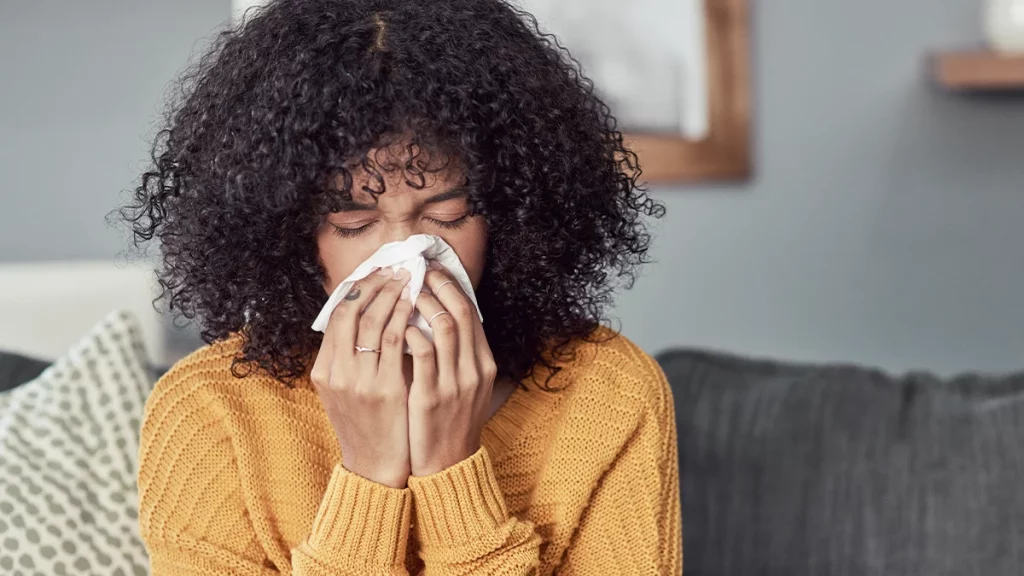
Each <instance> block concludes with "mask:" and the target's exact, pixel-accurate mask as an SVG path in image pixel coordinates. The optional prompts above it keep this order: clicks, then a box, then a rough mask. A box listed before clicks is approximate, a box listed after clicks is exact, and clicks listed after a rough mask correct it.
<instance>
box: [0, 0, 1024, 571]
mask: <svg viewBox="0 0 1024 576" xmlns="http://www.w3.org/2000/svg"><path fill="white" fill-rule="evenodd" d="M723 1H726V0H723ZM730 1H731V0H730ZM708 2H712V3H714V2H718V0H708ZM577 4H579V3H577ZM231 15H232V5H231V2H230V0H201V1H200V0H175V1H174V2H168V1H156V0H146V1H143V0H130V1H129V0H95V1H93V2H70V1H57V0H33V1H31V2H30V1H19V0H0V199H2V200H0V350H5V351H7V352H10V353H17V354H19V355H22V356H25V357H28V358H32V359H35V360H38V361H39V363H38V364H37V366H38V369H37V370H36V371H35V372H31V370H29V372H31V373H32V374H33V375H35V374H39V371H41V370H43V369H44V368H45V367H46V366H47V365H49V363H50V362H52V361H53V360H55V359H57V358H59V357H61V356H62V355H63V354H64V353H65V350H67V349H68V348H69V347H70V346H72V345H73V344H74V343H75V342H77V341H79V339H80V338H81V337H82V335H83V334H85V333H86V332H87V331H88V330H89V328H90V326H93V325H94V324H95V323H96V322H98V321H100V320H101V319H102V318H103V316H104V315H105V314H106V313H107V312H108V311H110V310H115V309H127V310H130V311H132V312H133V313H134V314H135V316H136V317H137V320H138V324H139V327H140V328H141V330H136V332H141V335H142V345H143V346H144V347H145V349H146V353H147V355H148V356H149V359H150V360H151V361H152V362H153V363H155V364H156V365H157V366H159V367H164V368H166V367H167V366H169V365H170V364H172V363H173V362H174V361H175V360H177V359H178V358H180V357H182V356H183V355H185V354H187V353H188V352H190V351H192V350H194V349H195V348H196V347H198V346H199V345H200V342H199V340H198V337H197V336H196V330H195V329H194V328H180V327H174V326H171V324H170V323H169V321H168V319H167V318H163V317H161V316H159V315H158V314H156V313H155V312H153V311H152V306H151V304H150V298H151V297H152V290H151V288H152V281H153V277H152V271H151V267H152V262H149V261H146V260H143V261H141V262H132V261H129V260H126V259H125V258H124V256H123V254H122V252H123V251H124V250H125V248H126V246H127V242H128V239H127V237H126V236H125V235H124V233H123V232H122V231H120V230H119V229H116V228H112V227H110V226H109V225H108V224H107V223H106V221H105V216H106V215H107V214H108V213H109V212H110V211H111V210H113V209H115V208H116V207H118V206H119V204H120V203H121V202H122V201H123V200H124V198H125V194H126V191H127V190H130V189H131V188H132V187H133V186H134V185H135V184H136V179H137V178H138V176H139V174H140V173H141V171H142V170H143V169H144V167H145V166H146V163H147V154H148V146H149V142H150V141H151V138H152V136H153V133H154V132H153V131H154V130H155V129H156V125H157V124H156V123H157V121H158V119H159V114H160V112H161V110H162V100H163V96H164V91H165V90H166V89H167V87H168V85H169V82H170V80H171V79H172V78H173V77H175V75H176V74H177V73H178V72H179V71H180V70H181V69H182V67H183V66H185V65H186V63H187V62H188V61H189V59H190V57H192V56H194V55H195V54H197V53H199V52H201V51H202V50H203V48H204V47H205V46H206V42H207V40H208V39H209V38H210V37H211V35H212V34H213V33H214V32H215V31H216V30H217V29H218V28H219V27H220V26H222V25H224V24H225V23H226V22H227V21H229V19H230V18H231ZM749 19H750V21H749V31H750V39H749V41H750V50H749V57H750V60H749V72H750V86H751V91H750V112H751V115H750V135H751V136H750V137H751V140H750V144H751V152H752V158H753V161H752V173H751V176H750V178H749V179H746V180H741V181H735V182H719V183H688V184H670V183H659V184H655V185H652V187H651V191H652V194H653V196H654V197H656V198H657V199H658V200H659V201H661V202H663V203H664V204H665V205H666V206H667V208H668V212H667V216H666V217H665V218H664V219H662V220H661V221H659V222H657V223H656V224H655V232H656V238H655V242H654V245H653V251H652V256H653V258H654V260H655V263H654V264H652V265H650V266H648V267H647V269H646V270H645V272H644V275H643V276H642V277H641V278H640V279H639V280H638V281H637V283H636V285H635V287H634V288H633V289H632V290H629V291H626V292H625V293H623V294H622V296H621V298H620V300H619V303H618V305H617V307H616V308H615V309H614V311H613V316H614V318H615V319H616V322H617V325H618V326H620V327H621V329H622V331H623V332H624V333H625V334H626V335H627V336H628V337H630V338H631V339H633V340H634V341H636V342H637V343H638V344H639V345H640V346H641V347H642V348H643V349H645V350H646V351H648V352H649V353H651V354H657V355H658V359H659V360H660V361H661V362H662V365H663V367H664V368H665V371H666V373H667V374H668V377H669V380H670V381H671V383H672V387H673V391H674V394H675V395H676V416H677V422H678V430H679V450H680V463H681V466H682V482H683V494H684V500H683V502H684V503H683V505H684V524H685V525H686V534H685V540H686V549H687V556H686V562H687V573H693V574H787V575H793V574H808V575H810V574H923V573H929V574H986V575H989V574H1019V573H1020V572H1019V570H1020V569H1019V566H1021V565H1022V564H1021V563H1022V562H1024V546H1022V544H1021V543H1022V542H1024V494H1022V493H1021V491H1020V490H1019V488H1018V486H1019V480H1020V478H1021V477H1024V459H1022V458H1021V456H1020V455H1021V454H1024V444H1022V443H1024V376H1022V372H1021V371H1022V370H1024V305H1022V295H1024V267H1022V265H1021V264H1022V260H1021V259H1022V256H1021V254H1022V247H1024V222H1022V220H1024V155H1022V153H1024V57H1022V56H1013V55H1012V54H1011V55H1005V56H1000V57H998V58H997V61H996V68H999V70H1001V72H997V75H998V74H1003V75H1004V77H1005V78H1007V79H1008V81H1007V82H1006V83H1003V85H1001V86H1000V88H1001V89H1000V90H992V89H991V88H992V87H993V86H991V85H989V86H986V85H985V82H984V79H982V81H980V84H978V83H976V84H975V86H978V85H980V86H981V88H982V89H980V90H975V89H973V88H972V87H971V86H970V83H971V81H970V80H968V81H967V84H968V86H967V88H966V89H964V87H963V86H959V87H956V89H951V88H950V85H951V83H955V81H950V80H949V79H948V78H946V79H943V78H937V75H938V76H941V74H940V73H937V72H936V68H935V67H934V66H935V65H936V64H935V62H936V61H935V60H933V59H932V57H933V56H934V55H936V54H938V53H943V52H946V51H958V50H967V51H979V52H980V53H982V54H987V53H989V51H990V50H993V49H996V48H999V49H1000V50H1002V51H1008V52H1009V53H1012V52H1015V51H1021V52H1022V53H1024V2H1022V1H1020V0H989V1H988V2H985V1H982V0H901V1H899V2H893V1H891V0H859V1H856V2H822V1H820V0H777V1H776V0H773V1H770V2H761V1H760V0H749ZM984 58H987V57H983V60H984ZM973 62H976V61H974V60H970V59H968V60H966V64H963V62H960V64H959V66H960V68H959V72H958V73H960V74H964V73H966V75H967V76H970V75H971V74H972V73H973V72H975V71H976V67H975V65H974V64H973ZM954 64H957V63H954ZM983 64H984V63H983ZM988 64H991V61H989V62H988ZM988 64H984V65H986V66H987V65H988ZM978 66H979V67H982V64H978ZM977 69H979V70H980V68H977ZM997 83H999V82H997ZM1007 88H1009V89H1007ZM133 330H134V329H133ZM19 370H20V368H19ZM29 372H25V373H29ZM964 374H966V375H964ZM2 375H3V372H2V370H0V376H2ZM961 375H963V376H961ZM45 377H46V375H45V374H44V376H41V378H44V379H45ZM151 384H152V381H148V382H147V384H146V385H151ZM26 386H28V385H26ZM23 388H24V387H23ZM14 392H17V390H15V391H14ZM32 393H33V394H34V393H35V392H32ZM11 394H12V393H10V392H9V393H5V394H0V470H2V469H3V463H4V458H10V457H11V454H15V455H17V454H18V450H17V449H14V448H12V449H10V450H8V451H7V452H5V451H4V448H3V441H4V438H5V436H4V435H5V431H6V433H7V436H6V438H7V439H8V440H9V439H10V438H14V437H15V436H14V435H13V434H14V432H11V430H12V429H14V428H17V426H16V423H17V422H22V421H23V420H18V419H17V418H16V417H15V416H13V415H12V414H15V411H14V409H13V408H11V406H14V405H17V402H16V401H15V400H11V399H10V398H12V396H11ZM25 394H26V395H27V394H29V392H25ZM5 402H6V404H5ZM27 405H29V406H31V403H29V404H27ZM22 409H23V410H24V406H23V408H22ZM136 416H140V414H139V415H136ZM20 418H23V419H24V418H26V417H25V416H21V417H20ZM133 422H135V423H136V424H137V419H136V420H134V421H133ZM5 427H6V428H5ZM85 436H86V437H88V434H85ZM18 438H20V437H18ZM19 442H20V440H19ZM130 448H131V445H130V444H129V452H130ZM19 470H21V468H19ZM3 475H4V474H3V473H2V472H0V477H2V476H3ZM4 493H5V492H2V491H0V501H2V500H3V498H4V496H3V494H4ZM11 501H12V502H13V501H14V500H11ZM10 509H13V508H10ZM10 509H8V508H4V507H3V506H2V503H0V511H3V512H4V513H8V512H9V510H10ZM0 518H2V517H0ZM0 521H2V520H0ZM30 524H31V522H30ZM2 526H3V528H4V529H6V526H7V525H6V524H3V525H2ZM0 532H3V530H0ZM136 543H137V541H136ZM5 554H8V553H7V552H4V551H3V550H0V569H3V570H0V572H2V573H10V572H9V571H4V570H8V569H9V568H11V567H12V566H15V564H14V562H15V560H14V558H15V557H16V554H14V553H10V554H9V555H8V556H5ZM5 558H10V559H11V560H10V563H6V562H7V560H6V559H5ZM69 564H70V562H69ZM85 572H88V571H87V570H86V571H83V573H85ZM25 573H26V574H27V573H30V572H29V571H28V569H27V568H26V572H25ZM99 573H108V572H102V571H101V572H99Z"/></svg>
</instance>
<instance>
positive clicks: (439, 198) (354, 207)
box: [338, 186, 469, 212]
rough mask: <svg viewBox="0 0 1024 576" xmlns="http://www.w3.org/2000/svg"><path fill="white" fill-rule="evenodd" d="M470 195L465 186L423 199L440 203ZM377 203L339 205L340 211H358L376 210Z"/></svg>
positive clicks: (344, 203)
mask: <svg viewBox="0 0 1024 576" xmlns="http://www.w3.org/2000/svg"><path fill="white" fill-rule="evenodd" d="M467 196H469V190H467V189H466V188H465V187H464V186H459V187H457V188H452V189H451V190H446V191H444V192H439V193H437V194H434V195H433V196H431V197H430V198H427V199H426V200H424V201H423V203H424V204H438V203H441V202H445V201H447V200H452V199H454V198H465V197H467ZM376 209H377V205H376V204H367V203H365V202H356V201H354V200H343V201H342V202H341V204H340V206H339V207H338V212H358V211H360V210H376Z"/></svg>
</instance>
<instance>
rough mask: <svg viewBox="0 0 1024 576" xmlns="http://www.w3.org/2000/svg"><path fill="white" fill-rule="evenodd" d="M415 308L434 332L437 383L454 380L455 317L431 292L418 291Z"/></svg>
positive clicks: (456, 334)
mask: <svg viewBox="0 0 1024 576" xmlns="http://www.w3.org/2000/svg"><path fill="white" fill-rule="evenodd" d="M416 309H417V310H419V312H420V314H421V315H422V316H423V318H424V319H426V320H429V321H430V330H431V332H433V333H434V355H435V359H434V361H435V363H436V364H437V372H438V376H439V385H443V384H444V383H446V382H451V383H454V382H455V377H456V374H457V372H456V366H457V364H456V360H457V354H458V351H459V340H458V336H459V334H458V333H459V328H458V325H457V324H456V323H455V319H454V318H453V317H452V315H451V314H450V313H448V314H441V312H447V310H445V309H444V306H442V305H441V303H440V302H438V300H437V298H435V297H434V295H433V294H428V293H426V292H420V297H419V298H417V299H416Z"/></svg>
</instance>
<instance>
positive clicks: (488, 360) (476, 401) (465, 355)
mask: <svg viewBox="0 0 1024 576" xmlns="http://www.w3.org/2000/svg"><path fill="white" fill-rule="evenodd" d="M424 285H425V286H426V287H429V288H430V292H431V293H432V294H431V293H428V292H427V291H426V290H424V291H423V292H421V293H420V295H419V298H417V299H416V308H417V309H418V310H419V312H420V314H422V315H423V317H424V318H425V319H427V320H429V321H430V327H431V329H432V330H433V332H434V343H433V344H431V343H430V341H429V340H427V338H426V337H425V336H424V335H423V333H422V332H420V331H419V329H418V328H416V327H414V326H410V327H409V328H408V329H407V330H406V333H405V340H406V341H407V342H408V343H409V347H410V349H411V350H412V355H413V377H412V386H410V388H409V408H408V409H409V460H410V464H411V466H412V474H413V475H414V476H428V475H430V474H434V473H435V472H440V471H441V470H444V469H445V468H448V467H449V466H452V465H454V464H457V463H459V462H461V461H462V460H465V459H466V458H468V457H469V456H472V455H473V454H474V453H475V452H476V451H477V450H478V449H479V448H480V433H481V431H482V430H483V427H484V424H485V423H486V422H487V417H488V408H489V404H490V399H491V390H492V389H493V387H494V378H495V375H496V374H497V367H496V365H495V363H494V357H493V356H492V355H491V348H490V346H488V345H487V338H486V337H485V336H484V328H483V325H482V324H480V317H479V316H478V315H477V312H476V308H475V307H474V306H473V303H472V302H471V301H470V300H469V298H468V297H467V296H466V295H465V293H463V291H462V289H461V288H460V287H459V284H458V282H455V281H454V280H453V279H452V278H451V277H449V276H448V274H447V273H445V272H443V271H442V269H441V267H440V266H439V265H437V264H435V263H432V264H431V268H430V269H429V270H428V271H427V276H426V279H425V281H424Z"/></svg>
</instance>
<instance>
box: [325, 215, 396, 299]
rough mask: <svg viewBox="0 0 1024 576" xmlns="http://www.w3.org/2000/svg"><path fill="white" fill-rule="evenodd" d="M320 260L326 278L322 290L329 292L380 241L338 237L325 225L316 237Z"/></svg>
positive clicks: (378, 244)
mask: <svg viewBox="0 0 1024 576" xmlns="http://www.w3.org/2000/svg"><path fill="white" fill-rule="evenodd" d="M316 245H317V251H318V252H319V256H320V262H322V263H323V265H324V270H325V272H326V273H327V278H325V279H324V290H325V291H326V292H327V293H328V294H330V293H332V292H334V289H335V288H337V287H338V284H341V281H342V280H344V279H345V278H347V277H348V275H349V274H351V273H352V271H354V270H355V269H356V266H359V264H361V263H362V262H363V261H364V260H366V259H367V258H369V257H370V255H371V254H373V253H374V251H376V250H377V248H380V243H375V242H373V241H366V240H363V239H360V238H339V237H338V236H337V235H335V234H333V233H332V232H331V231H330V227H325V230H323V231H321V232H320V234H318V235H317V238H316Z"/></svg>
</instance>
